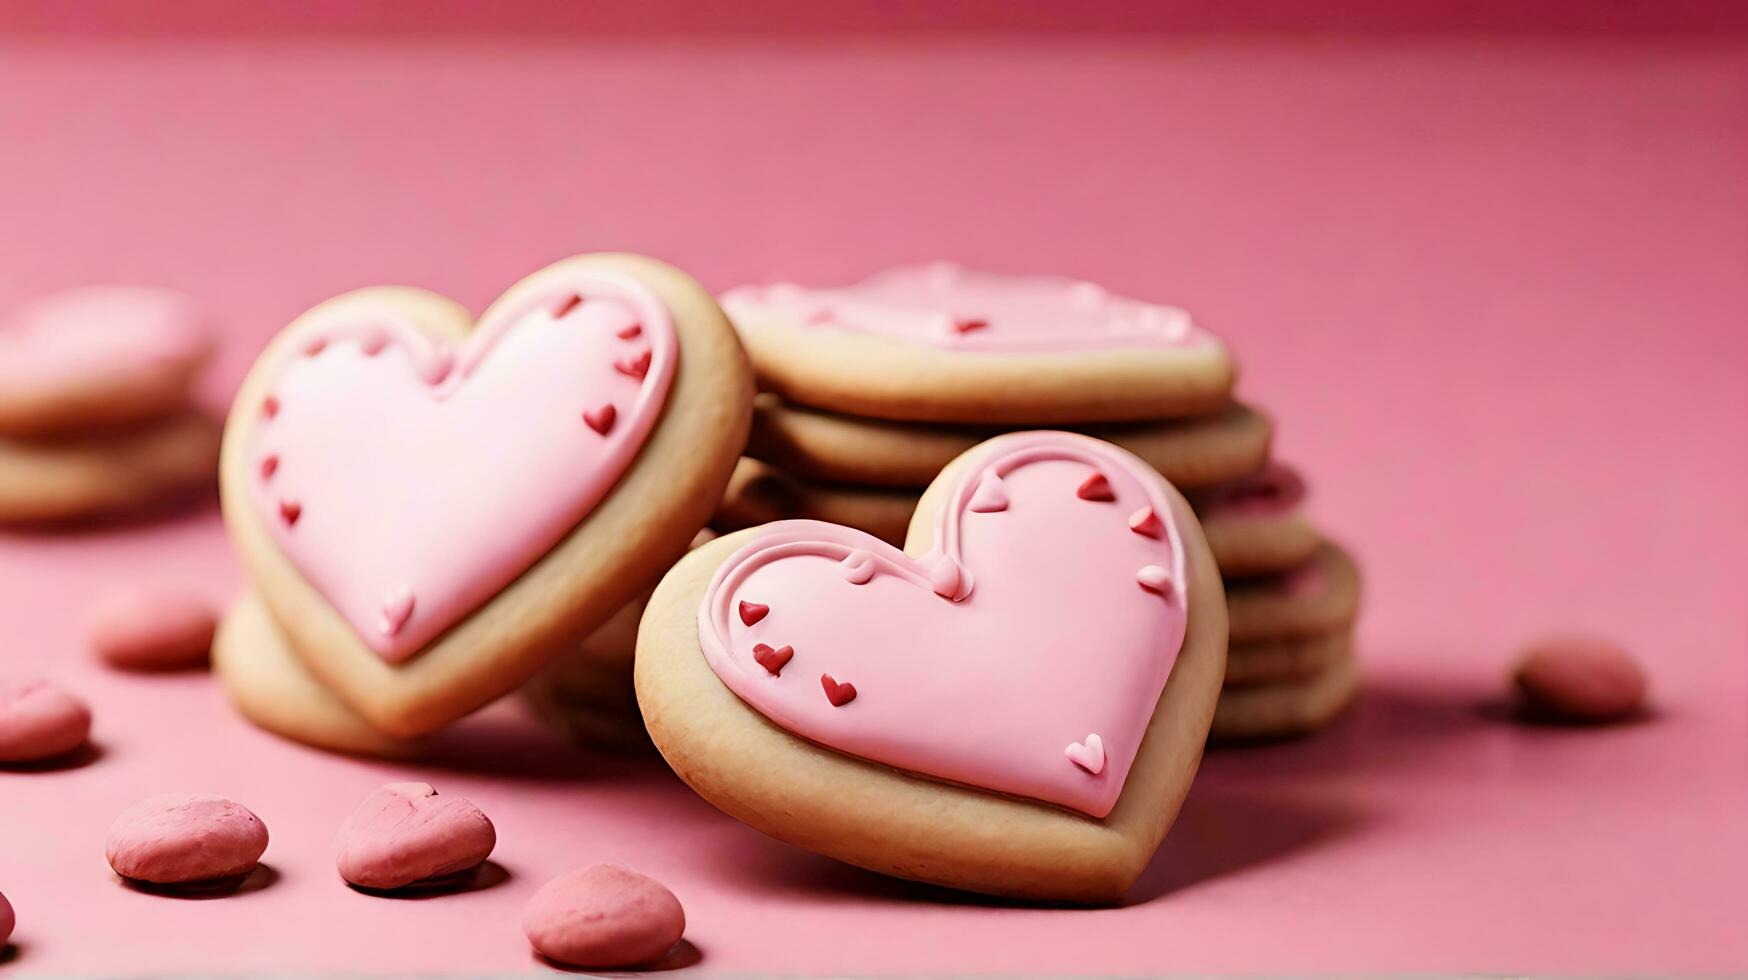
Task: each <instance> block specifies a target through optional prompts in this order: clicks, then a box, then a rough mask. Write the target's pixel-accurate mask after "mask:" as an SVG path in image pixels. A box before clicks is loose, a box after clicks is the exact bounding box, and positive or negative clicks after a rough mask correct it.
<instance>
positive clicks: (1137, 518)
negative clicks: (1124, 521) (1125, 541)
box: [1129, 507, 1165, 538]
mask: <svg viewBox="0 0 1748 980" xmlns="http://www.w3.org/2000/svg"><path fill="white" fill-rule="evenodd" d="M1129 530H1131V531H1134V532H1135V533H1136V534H1142V535H1146V536H1147V537H1150V538H1157V537H1159V536H1160V535H1161V534H1164V533H1165V522H1164V521H1161V520H1160V519H1159V515H1158V514H1155V513H1154V512H1153V508H1152V507H1143V508H1141V509H1140V510H1138V511H1136V512H1135V513H1133V514H1131V515H1129Z"/></svg>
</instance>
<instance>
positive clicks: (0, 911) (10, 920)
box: [0, 895, 18, 949]
mask: <svg viewBox="0 0 1748 980" xmlns="http://www.w3.org/2000/svg"><path fill="white" fill-rule="evenodd" d="M16 925H18V916H17V915H16V914H14V913H13V911H12V903H11V902H8V901H7V900H6V896H5V895H0V949H5V948H6V940H8V939H11V938H12V927H13V926H16Z"/></svg>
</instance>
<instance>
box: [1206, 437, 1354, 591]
mask: <svg viewBox="0 0 1748 980" xmlns="http://www.w3.org/2000/svg"><path fill="white" fill-rule="evenodd" d="M1304 502H1305V481H1304V479H1303V478H1301V477H1300V476H1299V472H1298V471H1297V470H1295V469H1293V468H1292V467H1290V466H1288V465H1287V464H1285V463H1281V462H1276V461H1270V462H1269V463H1268V464H1267V465H1265V466H1264V467H1263V468H1262V469H1260V470H1258V471H1256V472H1254V473H1251V474H1250V475H1248V476H1245V477H1242V478H1240V479H1237V480H1232V481H1229V482H1227V483H1225V484H1222V485H1221V486H1218V487H1212V488H1209V489H1206V490H1202V491H1200V492H1197V493H1192V494H1190V503H1191V505H1192V506H1194V507H1195V508H1196V514H1197V515H1198V516H1199V517H1200V518H1201V519H1202V531H1203V532H1204V533H1206V534H1207V535H1208V547H1210V548H1212V549H1214V556H1215V558H1216V559H1217V560H1218V561H1219V562H1220V573H1221V574H1222V575H1225V576H1226V577H1227V578H1228V579H1233V578H1245V577H1248V576H1252V575H1272V574H1278V573H1281V572H1287V571H1291V570H1292V569H1294V568H1297V567H1299V566H1301V565H1303V564H1305V563H1306V562H1308V561H1310V560H1311V556H1312V555H1313V554H1315V553H1316V551H1317V546H1318V545H1319V544H1321V543H1322V541H1323V537H1322V535H1320V534H1318V533H1317V529H1316V528H1315V527H1312V526H1311V522H1310V521H1309V520H1306V518H1305V515H1304V510H1303V505H1304Z"/></svg>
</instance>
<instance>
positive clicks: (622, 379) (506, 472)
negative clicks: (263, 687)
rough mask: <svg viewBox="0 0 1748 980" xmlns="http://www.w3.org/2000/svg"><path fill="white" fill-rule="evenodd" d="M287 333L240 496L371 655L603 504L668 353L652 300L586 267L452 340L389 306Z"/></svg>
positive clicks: (454, 606)
mask: <svg viewBox="0 0 1748 980" xmlns="http://www.w3.org/2000/svg"><path fill="white" fill-rule="evenodd" d="M294 329H295V331H296V332H295V334H293V335H290V336H288V337H286V338H285V339H284V340H283V341H282V343H281V346H280V350H281V351H282V354H283V356H282V357H281V360H280V361H279V362H278V363H277V364H275V365H274V366H273V374H272V378H273V381H272V388H271V392H270V393H269V394H268V395H267V396H266V397H265V399H264V400H263V402H262V404H261V405H260V406H259V407H258V409H255V410H256V411H258V413H259V414H258V416H257V418H256V420H255V422H254V424H253V427H252V428H251V430H250V432H249V438H248V448H247V453H248V460H249V463H248V467H249V469H248V472H249V476H250V485H249V490H250V499H251V502H252V503H253V505H254V507H255V510H256V512H257V514H258V515H259V517H260V519H261V521H262V523H263V525H264V527H265V528H266V530H267V533H268V534H269V535H270V536H271V538H272V539H273V541H274V542H275V544H276V545H277V546H278V548H279V549H280V551H281V553H283V554H284V555H285V556H286V557H287V558H288V559H289V560H290V561H291V562H292V564H293V565H295V566H296V567H297V568H298V570H299V571H300V572H302V573H303V575H304V577H305V578H306V579H308V580H309V582H310V583H311V584H312V585H314V586H315V588H316V589H317V591H319V592H320V593H321V594H322V595H323V596H324V597H325V598H326V599H327V600H328V602H329V603H330V604H331V605H332V606H333V607H334V608H335V610H336V611H338V612H339V613H340V615H341V616H342V617H343V618H344V619H345V620H346V621H347V622H348V623H349V624H350V625H351V626H352V628H353V630H354V631H355V632H356V633H357V634H358V636H359V638H360V639H361V640H362V641H363V642H364V643H365V645H367V646H368V647H369V648H370V649H371V650H373V651H375V652H376V653H377V654H378V655H379V656H381V657H382V658H383V659H384V660H387V661H389V662H391V663H397V662H400V661H403V660H405V659H407V658H408V657H410V656H412V655H413V654H414V653H416V652H418V651H419V650H420V649H422V648H423V647H424V646H425V645H426V644H428V643H429V642H430V641H431V640H433V639H434V638H436V637H437V636H438V635H439V634H440V633H442V632H443V631H444V630H445V629H447V628H449V627H450V626H452V625H454V624H455V623H457V622H458V621H460V620H461V619H462V618H463V617H464V616H465V615H467V614H468V613H470V612H472V611H473V610H474V609H476V608H478V607H479V606H480V605H481V604H483V603H484V602H486V601H487V600H489V599H490V598H491V597H492V596H493V595H495V594H496V593H498V592H499V591H500V590H502V589H503V588H504V587H506V586H508V585H509V584H510V583H511V582H512V581H514V580H515V579H516V577H517V576H519V575H521V574H522V572H523V571H525V570H526V569H527V568H528V567H529V566H530V565H532V564H533V563H534V562H535V561H537V560H538V559H539V558H540V557H541V556H542V555H544V554H545V553H546V552H547V551H549V550H551V548H552V547H553V546H554V545H556V544H557V543H558V542H559V541H560V540H561V539H563V537H564V536H565V535H566V534H568V533H570V531H571V530H572V529H574V528H575V527H576V525H577V524H578V523H579V522H580V521H581V520H582V519H583V518H584V517H586V516H587V515H588V514H589V512H590V511H591V510H592V509H593V508H594V507H595V506H596V505H597V504H598V503H599V502H600V501H601V500H602V499H603V498H605V497H606V496H607V494H608V493H609V492H610V491H611V490H612V489H613V486H614V485H615V484H616V483H617V482H618V481H619V479H620V477H621V476H622V475H624V473H625V471H626V470H627V468H628V467H630V465H631V463H632V461H633V460H634V459H635V458H636V456H637V454H638V452H639V451H640V450H641V449H642V447H643V444H644V442H645V440H646V439H647V438H648V437H649V434H650V433H651V432H652V431H653V429H654V427H655V425H656V422H657V420H658V418H659V417H660V415H661V412H662V406H663V405H664V403H665V401H666V399H667V394H668V390H669V387H670V386H671V384H672V382H673V378H674V375H675V371H676V367H677V364H678V361H679V340H678V337H677V334H676V332H675V330H674V325H673V321H672V318H671V316H670V314H669V312H668V309H667V307H666V306H664V305H663V304H662V303H661V301H660V300H659V299H658V298H657V297H656V296H655V294H654V293H652V292H651V291H650V290H649V289H648V288H647V287H646V286H644V285H643V284H642V283H641V282H639V281H638V280H636V279H635V278H633V277H631V276H628V275H620V274H617V273H609V272H606V271H603V270H591V271H589V272H587V273H586V274H578V275H573V276H571V277H570V278H568V279H565V280H564V281H562V282H554V283H552V284H551V285H550V286H549V287H547V288H544V289H543V290H542V291H540V292H538V293H537V294H534V295H531V296H529V297H528V298H527V299H526V300H525V301H523V302H519V303H517V304H515V305H514V306H511V307H506V308H504V309H501V310H494V311H493V313H492V314H491V315H489V316H488V317H487V318H485V319H484V320H482V321H481V322H480V324H479V326H478V327H477V328H476V329H475V330H474V331H473V333H472V334H471V335H470V336H469V337H468V338H467V339H466V340H465V341H463V342H462V343H460V344H449V343H446V342H443V341H439V340H436V339H434V338H433V337H432V336H431V335H430V334H429V333H427V332H426V331H424V330H421V329H420V328H419V327H417V326H416V325H414V324H413V323H411V322H409V321H407V320H406V319H405V318H404V316H403V315H402V314H400V313H398V312H397V311H395V310H394V309H393V308H392V307H384V308H383V309H381V310H365V311H360V310H356V309H353V310H344V309H342V310H335V311H333V312H332V313H330V314H329V315H326V316H322V315H318V316H316V317H314V318H312V319H310V320H307V321H306V322H305V323H304V324H302V325H301V326H299V327H297V328H294ZM238 410H239V411H248V410H251V409H250V408H249V407H248V406H240V407H239V409H238Z"/></svg>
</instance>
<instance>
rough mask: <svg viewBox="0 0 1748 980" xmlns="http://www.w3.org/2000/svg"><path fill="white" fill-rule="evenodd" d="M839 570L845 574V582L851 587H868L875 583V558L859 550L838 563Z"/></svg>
mask: <svg viewBox="0 0 1748 980" xmlns="http://www.w3.org/2000/svg"><path fill="white" fill-rule="evenodd" d="M838 569H839V570H840V571H842V572H843V573H844V581H846V582H848V583H850V584H851V585H867V584H868V583H869V582H872V581H874V556H873V555H871V554H869V553H868V552H866V551H863V550H861V549H860V548H858V549H856V550H855V551H852V552H850V553H849V554H847V555H845V556H844V560H843V561H841V562H838Z"/></svg>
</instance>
